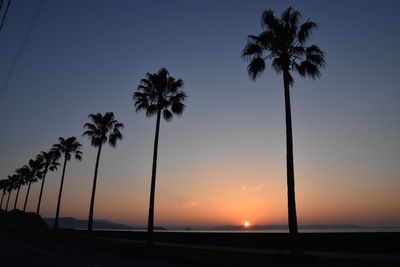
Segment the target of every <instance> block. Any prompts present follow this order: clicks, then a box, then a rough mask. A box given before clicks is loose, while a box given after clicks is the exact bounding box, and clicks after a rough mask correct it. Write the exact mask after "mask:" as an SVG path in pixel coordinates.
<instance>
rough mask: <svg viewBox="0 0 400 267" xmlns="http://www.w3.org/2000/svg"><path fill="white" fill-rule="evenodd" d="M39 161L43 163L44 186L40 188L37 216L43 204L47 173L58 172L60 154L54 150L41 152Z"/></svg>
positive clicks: (38, 156) (38, 157)
mask: <svg viewBox="0 0 400 267" xmlns="http://www.w3.org/2000/svg"><path fill="white" fill-rule="evenodd" d="M36 158H37V160H39V161H41V162H42V163H43V170H42V171H41V176H42V185H41V187H40V194H39V201H38V205H37V209H36V214H37V215H39V212H40V204H41V202H42V194H43V187H44V182H45V180H46V174H47V171H49V170H50V171H55V170H57V167H58V166H59V165H60V164H59V163H58V162H57V161H58V159H59V158H60V154H59V153H56V151H55V150H54V149H51V150H50V151H49V152H44V151H42V152H40V154H39V155H37V157H36Z"/></svg>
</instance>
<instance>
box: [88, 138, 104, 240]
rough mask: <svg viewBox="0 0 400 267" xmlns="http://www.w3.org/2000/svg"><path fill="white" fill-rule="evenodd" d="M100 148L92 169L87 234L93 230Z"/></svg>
mask: <svg viewBox="0 0 400 267" xmlns="http://www.w3.org/2000/svg"><path fill="white" fill-rule="evenodd" d="M101 147H102V144H100V146H99V150H98V151H97V158H96V166H95V168H94V179H93V188H92V198H91V199H90V209H89V221H88V234H91V232H92V228H93V210H94V197H95V195H96V183H97V170H98V168H99V161H100V153H101Z"/></svg>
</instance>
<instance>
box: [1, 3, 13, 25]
mask: <svg viewBox="0 0 400 267" xmlns="http://www.w3.org/2000/svg"><path fill="white" fill-rule="evenodd" d="M10 4H11V0H8V3H7V7H6V11H4V15H3V19H2V20H1V25H0V31H1V29H2V28H3V25H4V21H5V20H6V17H7V12H8V8H9V7H10ZM2 6H3V0H2V1H1V5H0V10H1V7H2Z"/></svg>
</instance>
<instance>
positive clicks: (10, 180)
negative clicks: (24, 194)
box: [6, 175, 15, 211]
mask: <svg viewBox="0 0 400 267" xmlns="http://www.w3.org/2000/svg"><path fill="white" fill-rule="evenodd" d="M14 180H15V179H14V178H13V177H12V176H10V175H9V176H8V179H7V189H6V190H7V192H8V198H7V203H6V211H8V203H9V202H10V196H11V192H12V190H13V189H14Z"/></svg>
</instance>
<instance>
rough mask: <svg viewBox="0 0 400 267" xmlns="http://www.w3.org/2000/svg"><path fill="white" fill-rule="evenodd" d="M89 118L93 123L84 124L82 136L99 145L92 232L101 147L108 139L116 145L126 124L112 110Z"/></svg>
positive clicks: (89, 228) (91, 222) (91, 213)
mask: <svg viewBox="0 0 400 267" xmlns="http://www.w3.org/2000/svg"><path fill="white" fill-rule="evenodd" d="M89 119H90V120H91V121H92V123H86V124H85V125H84V126H83V127H84V128H86V131H85V132H84V133H83V135H82V136H85V135H86V136H88V137H89V138H90V139H91V144H92V146H94V147H98V150H97V158H96V165H95V169H94V179H93V188H92V197H91V199H90V209H89V220H88V232H89V233H91V231H92V226H93V210H94V198H95V194H96V183H97V171H98V168H99V161H100V153H101V148H102V146H103V144H105V143H107V141H108V143H109V144H110V145H111V146H112V147H116V146H117V141H118V140H121V139H122V134H121V132H120V129H121V128H123V127H124V125H123V124H122V123H120V122H118V121H117V120H116V119H115V118H114V113H112V112H107V113H106V114H104V116H103V115H102V114H100V113H97V114H90V115H89Z"/></svg>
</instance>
